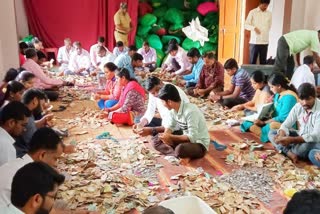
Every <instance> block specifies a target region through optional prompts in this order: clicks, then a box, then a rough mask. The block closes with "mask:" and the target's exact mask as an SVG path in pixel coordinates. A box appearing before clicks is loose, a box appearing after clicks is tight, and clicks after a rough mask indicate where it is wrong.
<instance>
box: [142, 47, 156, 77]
mask: <svg viewBox="0 0 320 214" xmlns="http://www.w3.org/2000/svg"><path fill="white" fill-rule="evenodd" d="M138 53H139V54H141V55H142V56H143V67H147V68H148V69H149V71H150V72H152V71H154V70H156V68H157V64H156V63H157V52H156V50H155V49H154V48H152V47H150V44H149V42H147V41H144V42H143V45H142V48H140V49H139V50H138Z"/></svg>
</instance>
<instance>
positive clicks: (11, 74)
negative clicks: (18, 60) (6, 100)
mask: <svg viewBox="0 0 320 214" xmlns="http://www.w3.org/2000/svg"><path fill="white" fill-rule="evenodd" d="M18 74H19V71H18V70H17V69H14V68H10V69H9V70H8V71H7V72H6V74H5V76H4V78H3V80H2V82H1V85H0V94H1V96H3V95H4V93H3V91H2V89H3V88H5V87H6V86H7V84H8V82H10V81H12V80H15V79H16V77H17V76H18Z"/></svg>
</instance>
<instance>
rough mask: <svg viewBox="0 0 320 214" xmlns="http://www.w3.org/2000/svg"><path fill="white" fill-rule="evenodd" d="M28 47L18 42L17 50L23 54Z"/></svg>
mask: <svg viewBox="0 0 320 214" xmlns="http://www.w3.org/2000/svg"><path fill="white" fill-rule="evenodd" d="M28 47H29V46H28V45H27V43H25V42H19V49H20V50H21V53H22V54H24V50H25V49H27V48H28Z"/></svg>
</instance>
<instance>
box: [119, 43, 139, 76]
mask: <svg viewBox="0 0 320 214" xmlns="http://www.w3.org/2000/svg"><path fill="white" fill-rule="evenodd" d="M137 50H138V49H137V47H136V46H134V45H131V46H129V50H128V53H126V54H120V55H119V56H118V57H117V58H116V59H115V60H114V64H116V66H117V67H118V68H126V69H128V68H129V71H130V72H131V73H130V76H131V78H134V71H133V69H130V68H131V67H132V65H131V63H132V59H131V58H132V56H133V55H134V54H135V53H137Z"/></svg>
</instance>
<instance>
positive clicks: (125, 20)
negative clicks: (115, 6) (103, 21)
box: [113, 2, 132, 46]
mask: <svg viewBox="0 0 320 214" xmlns="http://www.w3.org/2000/svg"><path fill="white" fill-rule="evenodd" d="M113 19H114V25H115V31H114V38H115V40H116V42H119V41H122V42H123V44H124V45H125V46H128V43H129V42H128V34H129V33H130V31H131V30H132V23H131V18H130V16H129V13H128V5H127V3H125V2H122V3H120V9H119V10H118V12H116V14H115V15H114V17H113Z"/></svg>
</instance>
